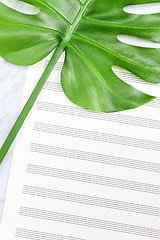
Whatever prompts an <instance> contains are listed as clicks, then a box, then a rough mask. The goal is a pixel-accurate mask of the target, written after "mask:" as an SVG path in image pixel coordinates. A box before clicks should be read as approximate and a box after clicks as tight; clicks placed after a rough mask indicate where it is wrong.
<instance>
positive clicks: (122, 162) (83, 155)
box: [30, 143, 160, 173]
mask: <svg viewBox="0 0 160 240" xmlns="http://www.w3.org/2000/svg"><path fill="white" fill-rule="evenodd" d="M30 151H31V152H35V153H41V154H48V155H52V156H53V155H54V156H59V157H67V158H73V159H78V160H82V161H89V162H97V163H102V164H108V165H114V166H120V167H128V168H133V169H139V170H144V171H151V172H158V173H160V164H158V163H154V162H145V161H139V160H134V159H127V158H121V157H115V156H110V155H105V154H99V153H93V152H85V151H79V150H74V149H68V148H61V147H56V146H49V145H43V144H37V143H31V145H30Z"/></svg>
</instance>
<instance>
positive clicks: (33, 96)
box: [0, 41, 66, 164]
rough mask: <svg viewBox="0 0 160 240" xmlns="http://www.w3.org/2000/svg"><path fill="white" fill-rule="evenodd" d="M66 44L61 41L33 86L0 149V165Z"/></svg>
mask: <svg viewBox="0 0 160 240" xmlns="http://www.w3.org/2000/svg"><path fill="white" fill-rule="evenodd" d="M65 46H66V43H65V42H64V41H62V42H61V43H60V45H59V46H58V47H57V49H56V50H55V52H54V54H53V56H52V58H51V60H50V61H49V63H48V65H47V67H46V69H45V70H44V72H43V74H42V76H41V78H40V79H39V81H38V83H37V85H36V86H35V88H34V90H33V92H32V93H31V95H30V97H29V99H28V101H27V102H26V104H25V106H24V108H23V109H22V111H21V113H20V115H19V117H18V118H17V120H16V122H15V124H14V126H13V127H12V129H11V131H10V133H9V135H8V136H7V138H6V140H5V142H4V144H3V145H2V148H1V149H0V164H1V163H2V161H3V159H4V157H5V155H6V153H7V152H8V150H9V148H10V146H11V145H12V143H13V141H14V139H15V137H16V136H17V134H18V132H19V130H20V128H21V126H22V125H23V123H24V121H25V119H26V117H27V116H28V114H29V112H30V110H31V109H32V107H33V105H34V103H35V101H36V99H37V97H38V96H39V94H40V92H41V90H42V88H43V86H44V84H45V82H46V81H47V79H48V77H49V75H50V74H51V72H52V70H53V68H54V66H55V64H56V62H57V61H58V59H59V57H60V56H61V54H62V52H63V50H64V48H65Z"/></svg>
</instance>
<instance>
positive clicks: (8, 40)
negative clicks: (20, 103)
mask: <svg viewBox="0 0 160 240" xmlns="http://www.w3.org/2000/svg"><path fill="white" fill-rule="evenodd" d="M21 1H22V2H25V3H28V4H31V5H33V6H35V7H36V8H37V9H39V13H38V14H35V15H27V14H23V13H20V12H17V11H15V10H13V9H11V8H9V7H7V6H5V5H4V4H2V3H0V56H2V57H3V58H4V59H5V60H6V61H8V62H10V63H13V64H17V65H32V64H34V63H36V62H38V61H40V60H41V59H43V58H44V57H46V56H47V55H48V54H49V53H51V52H52V51H53V49H55V48H56V50H55V52H54V54H53V57H52V58H51V61H50V63H49V64H48V67H47V68H46V70H45V72H44V74H43V75H42V77H41V79H40V81H39V83H38V85H37V87H36V89H35V90H34V91H33V93H32V95H31V97H30V99H29V102H28V103H27V104H28V105H26V106H25V109H24V110H23V111H22V113H21V115H20V117H19V119H18V121H19V124H17V127H14V129H13V130H12V131H13V132H12V136H13V135H16V133H17V132H18V130H19V128H20V126H21V125H22V123H23V121H24V119H25V117H26V116H27V114H28V112H29V110H30V109H31V107H32V106H33V104H34V101H35V99H36V98H37V96H38V94H39V92H40V91H41V89H42V87H43V85H44V83H45V81H46V80H47V78H48V76H49V74H50V73H51V71H52V69H53V67H54V65H55V64H56V62H57V60H58V58H59V57H60V55H61V54H62V52H63V51H65V54H66V55H65V61H64V66H63V70H62V74H61V83H62V87H63V90H64V92H65V94H66V96H67V97H68V98H69V99H70V100H71V101H72V102H73V103H75V104H77V105H79V106H81V107H83V108H86V109H89V110H93V111H97V112H114V111H121V110H125V109H131V108H136V107H138V106H140V105H142V104H144V103H146V102H148V101H151V100H152V99H153V97H152V96H149V95H147V94H145V93H142V92H140V91H138V90H136V89H135V88H133V87H132V86H130V85H128V84H126V83H125V82H123V81H122V80H120V79H119V78H118V77H117V76H116V75H115V74H114V73H113V71H112V66H118V67H121V68H125V69H126V70H128V71H130V72H132V73H133V74H135V75H136V76H138V77H140V78H141V79H143V80H144V81H146V82H151V83H155V84H156V83H160V77H159V76H160V60H159V53H160V50H159V49H151V48H141V47H136V46H131V45H126V44H124V43H122V42H120V41H118V39H117V35H119V34H125V35H131V36H135V37H139V38H143V39H147V40H151V41H154V42H159V41H160V14H150V15H134V14H129V13H126V12H124V11H123V8H124V7H125V6H127V5H131V4H145V3H153V2H154V3H155V2H159V0H21ZM14 137H15V136H14ZM14 137H13V138H14ZM9 140H10V142H12V140H13V139H12V140H11V137H10V136H9ZM3 149H6V146H5V147H4V148H3ZM5 151H6V150H5ZM5 151H4V152H5ZM1 153H2V150H1ZM2 155H4V154H2Z"/></svg>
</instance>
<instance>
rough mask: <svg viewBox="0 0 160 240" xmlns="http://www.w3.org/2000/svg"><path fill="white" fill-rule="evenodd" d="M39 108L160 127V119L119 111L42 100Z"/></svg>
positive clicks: (142, 125)
mask: <svg viewBox="0 0 160 240" xmlns="http://www.w3.org/2000/svg"><path fill="white" fill-rule="evenodd" d="M51 85H52V83H51ZM53 85H54V84H53ZM53 87H54V86H53ZM46 88H48V85H47V86H46ZM37 109H38V110H40V111H47V112H55V113H61V114H66V115H71V116H78V117H87V118H93V119H98V120H104V121H111V122H117V123H122V124H128V125H133V126H140V127H147V128H153V129H160V121H159V120H153V119H149V118H141V117H134V116H128V115H123V114H117V113H111V114H105V113H96V112H91V111H87V110H85V109H82V108H78V107H71V106H67V105H61V104H54V103H47V102H41V101H39V102H38V104H37Z"/></svg>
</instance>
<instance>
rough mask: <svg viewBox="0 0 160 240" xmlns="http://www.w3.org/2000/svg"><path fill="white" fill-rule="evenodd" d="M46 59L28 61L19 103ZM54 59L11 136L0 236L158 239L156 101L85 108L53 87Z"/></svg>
mask: <svg viewBox="0 0 160 240" xmlns="http://www.w3.org/2000/svg"><path fill="white" fill-rule="evenodd" d="M47 61H48V60H47V59H45V60H44V61H42V62H40V63H39V64H36V65H34V66H32V67H30V68H29V71H28V77H27V81H26V88H25V97H24V102H25V101H26V99H27V98H28V96H29V93H30V92H31V90H32V89H33V86H34V85H35V84H36V82H37V81H38V79H39V76H40V75H41V72H42V71H43V70H44V67H45V65H46V64H47ZM62 61H63V58H61V59H60V60H59V63H58V64H57V65H56V67H55V69H54V71H53V73H52V74H51V76H50V78H49V79H48V81H47V83H46V84H45V87H44V89H43V91H42V92H41V94H40V96H39V98H38V100H37V102H36V104H35V105H34V108H33V109H32V111H31V113H30V114H29V117H28V118H27V120H26V122H25V123H24V126H23V127H22V129H21V131H20V133H19V135H18V137H17V140H16V146H15V150H14V157H13V160H12V167H11V172H10V178H9V184H8V190H7V196H6V201H5V208H4V213H3V218H2V229H1V235H0V239H3V240H18V239H19V240H20V239H21V240H24V239H34V240H42V239H43V240H53V239H55V240H97V239H100V240H106V239H109V240H128V239H129V240H149V239H160V100H159V99H156V100H154V101H153V102H151V103H148V104H146V105H145V106H142V107H140V108H138V109H135V110H131V111H124V112H121V113H112V114H104V113H93V112H90V111H86V110H84V109H81V108H79V107H77V106H75V105H73V104H72V103H71V102H70V101H69V100H68V99H67V98H66V97H65V95H64V93H63V91H62V89H61V86H60V70H61V67H62ZM116 74H117V75H119V74H120V76H121V77H122V78H123V79H124V80H125V81H129V83H130V84H134V85H136V87H138V88H140V89H141V88H142V87H143V89H144V88H145V91H147V92H148V91H152V94H153V93H155V94H157V95H158V92H160V91H159V89H160V87H158V86H157V87H156V88H155V87H152V86H151V85H149V87H148V85H146V84H139V80H137V79H136V81H134V83H133V78H132V77H130V76H129V75H128V73H125V72H121V73H120V72H119V71H116ZM135 82H136V83H135ZM159 96H160V93H159Z"/></svg>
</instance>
